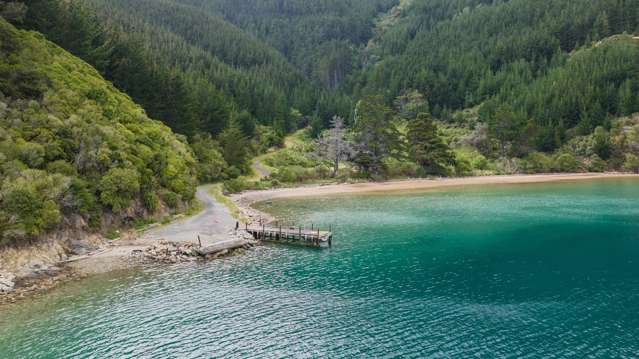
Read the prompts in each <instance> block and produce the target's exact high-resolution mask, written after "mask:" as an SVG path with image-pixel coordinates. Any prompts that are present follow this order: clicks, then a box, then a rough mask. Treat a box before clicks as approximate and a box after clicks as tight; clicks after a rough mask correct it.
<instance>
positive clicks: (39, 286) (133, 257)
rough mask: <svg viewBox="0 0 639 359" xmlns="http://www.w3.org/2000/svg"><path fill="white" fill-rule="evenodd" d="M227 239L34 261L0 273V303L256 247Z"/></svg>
mask: <svg viewBox="0 0 639 359" xmlns="http://www.w3.org/2000/svg"><path fill="white" fill-rule="evenodd" d="M230 237H231V238H232V239H230V240H228V245H225V243H219V244H216V245H215V246H211V247H200V246H199V244H196V243H181V242H172V241H167V240H159V241H157V243H152V244H142V243H135V241H133V242H128V243H123V244H122V245H114V246H113V248H111V249H106V250H105V249H103V250H101V251H99V252H96V253H95V254H93V255H87V256H84V257H79V258H73V257H72V258H71V259H70V260H67V261H64V262H61V263H57V264H56V265H46V264H42V263H40V262H35V263H34V264H33V266H34V267H33V268H31V271H30V272H29V273H28V274H26V275H23V276H19V277H18V276H16V275H15V274H14V273H11V272H8V271H0V304H3V303H13V302H16V301H18V300H21V299H24V298H27V297H29V296H31V295H34V294H38V293H44V292H46V291H48V290H51V289H53V288H54V287H56V286H57V285H59V284H61V283H64V282H67V281H70V280H77V279H81V278H84V277H86V276H88V275H91V274H95V273H102V272H108V271H112V270H118V269H127V268H132V267H139V266H144V265H151V264H167V265H169V264H175V263H184V262H196V261H206V260H213V259H217V258H222V257H227V256H232V255H240V254H244V253H245V252H246V251H248V250H251V249H252V248H254V247H255V246H256V245H257V244H258V242H257V241H255V240H253V237H252V236H251V235H250V234H248V233H246V232H244V231H238V232H237V233H234V234H233V235H232V236H230ZM238 241H239V242H238ZM111 254H113V255H111Z"/></svg>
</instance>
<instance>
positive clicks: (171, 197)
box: [161, 190, 180, 208]
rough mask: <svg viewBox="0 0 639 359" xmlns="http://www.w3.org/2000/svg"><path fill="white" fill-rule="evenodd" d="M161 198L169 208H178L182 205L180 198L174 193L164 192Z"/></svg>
mask: <svg viewBox="0 0 639 359" xmlns="http://www.w3.org/2000/svg"><path fill="white" fill-rule="evenodd" d="M161 196H162V201H164V203H166V205H167V206H169V208H177V207H178V206H179V205H180V196H179V195H178V194H177V193H175V192H173V191H169V190H164V191H162V193H161Z"/></svg>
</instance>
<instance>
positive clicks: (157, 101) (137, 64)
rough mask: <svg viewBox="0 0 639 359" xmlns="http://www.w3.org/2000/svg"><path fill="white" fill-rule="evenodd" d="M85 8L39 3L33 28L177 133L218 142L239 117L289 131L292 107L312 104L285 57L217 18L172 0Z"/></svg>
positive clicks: (114, 1) (110, 0)
mask: <svg viewBox="0 0 639 359" xmlns="http://www.w3.org/2000/svg"><path fill="white" fill-rule="evenodd" d="M88 3H90V4H88ZM88 3H81V2H62V1H52V0H39V1H34V2H33V3H32V4H31V5H30V7H29V11H30V12H29V14H28V17H27V24H28V25H29V26H30V27H31V28H33V29H37V30H39V31H42V32H43V33H45V34H46V35H47V36H49V37H50V38H51V39H52V40H53V41H55V42H56V43H59V44H61V45H62V46H63V47H65V48H67V49H69V50H70V51H72V52H73V53H75V54H77V55H78V56H80V57H82V58H84V59H86V60H87V61H89V62H91V63H92V64H94V65H95V66H96V67H97V68H98V69H100V70H101V71H102V72H103V73H104V74H105V76H106V77H107V78H108V79H110V80H112V81H113V82H114V83H115V84H116V85H117V86H118V87H119V88H121V89H122V90H124V91H126V92H127V93H129V94H130V95H131V96H132V97H133V98H134V99H135V100H136V101H138V102H139V103H141V104H142V105H143V106H144V107H145V109H146V110H147V111H148V112H149V114H150V115H151V116H152V117H153V118H158V119H161V120H163V121H165V122H166V123H167V124H169V125H170V126H171V127H172V128H173V129H174V130H176V131H178V132H180V133H183V134H186V135H189V136H192V135H195V134H197V133H200V132H208V133H212V134H218V133H219V132H221V131H222V129H224V128H225V127H227V125H228V123H229V118H230V117H231V115H232V114H235V115H238V116H239V115H240V114H242V112H244V114H242V116H241V117H242V120H243V121H246V122H250V123H255V122H259V123H261V124H265V125H271V126H273V127H275V128H276V129H277V131H279V132H286V131H288V130H290V127H292V126H293V125H294V124H293V123H292V121H293V119H292V118H291V109H292V108H296V109H300V110H301V111H304V112H308V111H310V109H312V108H313V107H314V105H315V103H314V99H315V93H314V92H313V89H312V88H311V87H310V86H309V85H308V84H306V82H305V81H304V79H303V77H302V76H301V75H300V74H299V73H298V72H297V71H296V69H295V68H294V67H292V66H291V65H289V64H288V63H287V61H286V59H285V58H284V57H283V56H281V55H280V54H279V53H278V52H277V51H276V50H274V49H272V48H269V47H268V46H267V45H264V44H262V43H261V42H259V41H257V40H256V39H254V38H253V37H251V36H250V35H247V34H245V33H243V32H242V31H241V30H239V29H237V28H235V27H234V26H233V25H231V24H229V23H226V22H225V21H224V20H223V19H221V18H219V17H215V16H209V15H206V14H203V13H202V12H201V11H198V10H197V9H194V8H193V7H190V6H186V5H180V4H175V3H173V2H171V1H151V0H148V1H127V0H95V1H91V2H88ZM89 5H92V6H89ZM245 127H250V124H245ZM248 135H251V134H250V133H249V134H248Z"/></svg>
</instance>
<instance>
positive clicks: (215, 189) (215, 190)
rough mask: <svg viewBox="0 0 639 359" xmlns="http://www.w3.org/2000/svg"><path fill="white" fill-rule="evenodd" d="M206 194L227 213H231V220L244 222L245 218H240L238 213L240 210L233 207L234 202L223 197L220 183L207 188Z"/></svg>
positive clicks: (235, 206) (240, 214)
mask: <svg viewBox="0 0 639 359" xmlns="http://www.w3.org/2000/svg"><path fill="white" fill-rule="evenodd" d="M208 192H209V194H210V195H212V196H213V198H215V200H216V201H218V202H219V203H222V204H223V205H225V206H226V207H227V208H228V209H229V211H230V212H231V216H233V218H235V219H236V220H238V221H240V222H246V218H244V216H242V213H241V212H240V209H239V208H238V207H237V205H235V202H233V201H232V200H231V199H230V198H229V197H227V196H225V195H224V192H223V191H222V184H221V183H216V184H214V185H211V186H210V187H209V188H208Z"/></svg>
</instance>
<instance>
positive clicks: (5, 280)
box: [0, 272, 16, 292]
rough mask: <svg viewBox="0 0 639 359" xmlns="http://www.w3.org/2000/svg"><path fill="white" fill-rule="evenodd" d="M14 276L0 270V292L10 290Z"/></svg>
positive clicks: (11, 289) (13, 282)
mask: <svg viewBox="0 0 639 359" xmlns="http://www.w3.org/2000/svg"><path fill="white" fill-rule="evenodd" d="M15 279H16V277H15V276H14V275H13V274H11V273H8V272H0V292H11V291H13V289H14V288H15Z"/></svg>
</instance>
